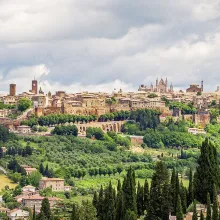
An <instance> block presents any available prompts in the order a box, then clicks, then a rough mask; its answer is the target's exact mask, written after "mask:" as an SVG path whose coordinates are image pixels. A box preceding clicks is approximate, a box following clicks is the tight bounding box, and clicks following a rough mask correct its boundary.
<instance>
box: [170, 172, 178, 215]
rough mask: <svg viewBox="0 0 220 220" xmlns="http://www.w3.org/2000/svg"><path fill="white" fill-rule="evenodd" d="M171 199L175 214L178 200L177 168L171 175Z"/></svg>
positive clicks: (172, 209) (172, 210)
mask: <svg viewBox="0 0 220 220" xmlns="http://www.w3.org/2000/svg"><path fill="white" fill-rule="evenodd" d="M170 197H171V212H172V213H173V214H175V213H176V212H175V210H176V200H177V195H176V170H175V168H174V169H173V171H172V174H171V180H170Z"/></svg>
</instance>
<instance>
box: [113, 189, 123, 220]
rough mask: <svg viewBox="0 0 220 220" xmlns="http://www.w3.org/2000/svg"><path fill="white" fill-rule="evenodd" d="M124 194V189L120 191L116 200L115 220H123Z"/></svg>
mask: <svg viewBox="0 0 220 220" xmlns="http://www.w3.org/2000/svg"><path fill="white" fill-rule="evenodd" d="M123 210H124V207H123V192H122V189H121V190H120V191H118V194H117V198H116V210H115V220H121V219H123Z"/></svg>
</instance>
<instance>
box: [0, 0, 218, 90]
mask: <svg viewBox="0 0 220 220" xmlns="http://www.w3.org/2000/svg"><path fill="white" fill-rule="evenodd" d="M157 77H158V78H161V77H163V78H166V77H167V79H168V82H172V83H173V85H174V89H176V90H178V89H179V88H183V89H186V88H187V87H188V86H189V85H190V84H194V83H196V84H200V82H201V80H204V89H205V91H215V90H216V87H217V86H218V85H220V0H184V1H173V0H166V1H165V0H135V1H134V0H0V92H1V93H8V90H9V86H8V85H9V84H10V83H16V84H17V91H18V92H23V91H28V90H29V89H30V87H31V80H32V79H34V78H36V79H37V80H38V81H39V83H40V85H41V87H42V89H43V91H44V92H48V91H52V92H54V91H57V90H65V91H66V92H68V93H73V92H80V91H92V92H94V91H97V92H103V91H105V92H112V91H113V90H114V89H116V90H119V89H120V88H122V90H124V91H137V89H138V87H139V85H140V84H146V85H150V84H151V83H153V84H155V80H156V78H157Z"/></svg>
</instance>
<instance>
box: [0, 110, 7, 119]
mask: <svg viewBox="0 0 220 220" xmlns="http://www.w3.org/2000/svg"><path fill="white" fill-rule="evenodd" d="M8 113H9V110H8V109H0V118H6V117H8Z"/></svg>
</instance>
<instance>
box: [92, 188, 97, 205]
mask: <svg viewBox="0 0 220 220" xmlns="http://www.w3.org/2000/svg"><path fill="white" fill-rule="evenodd" d="M92 204H93V206H94V207H95V208H96V209H97V208H98V196H97V192H96V191H95V193H94V196H93V200H92Z"/></svg>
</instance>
